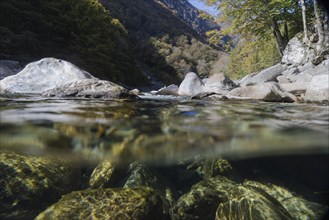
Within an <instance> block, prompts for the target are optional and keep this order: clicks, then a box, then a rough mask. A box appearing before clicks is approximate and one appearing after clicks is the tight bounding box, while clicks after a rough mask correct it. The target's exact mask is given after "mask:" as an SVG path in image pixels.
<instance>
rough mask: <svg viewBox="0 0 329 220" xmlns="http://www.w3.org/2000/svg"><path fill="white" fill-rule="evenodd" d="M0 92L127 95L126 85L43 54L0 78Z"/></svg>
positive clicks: (129, 95)
mask: <svg viewBox="0 0 329 220" xmlns="http://www.w3.org/2000/svg"><path fill="white" fill-rule="evenodd" d="M0 93H7V94H23V95H43V96H51V97H54V96H55V97H84V98H106V99H116V98H129V97H134V96H133V95H132V94H131V93H130V92H129V91H128V90H127V89H125V88H123V87H121V86H119V85H117V84H115V83H112V82H110V81H105V80H99V79H97V78H95V77H93V76H92V75H91V74H90V73H88V72H86V71H84V70H81V69H80V68H78V67H77V66H75V65H73V64H72V63H69V62H67V61H64V60H59V59H55V58H44V59H42V60H39V61H37V62H33V63H30V64H28V65H27V66H26V67H25V68H24V69H23V70H22V71H21V72H19V73H17V74H16V75H14V76H9V77H6V78H5V79H3V80H1V81H0Z"/></svg>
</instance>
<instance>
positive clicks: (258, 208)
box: [0, 151, 328, 220]
mask: <svg viewBox="0 0 329 220" xmlns="http://www.w3.org/2000/svg"><path fill="white" fill-rule="evenodd" d="M0 159H1V160H0V170H1V173H0V179H1V183H2V187H1V190H0V205H1V210H0V218H1V219H26V218H27V219H33V218H35V219H39V220H41V219H145V220H148V219H150V220H151V219H163V220H165V219H168V220H169V219H172V220H176V219H177V220H178V219H179V220H180V219H212V220H213V219H237V220H238V219H245V218H246V216H248V218H247V219H321V218H322V217H323V216H324V215H325V213H326V211H328V207H326V206H325V205H322V204H319V203H316V202H313V201H309V200H306V199H304V198H303V197H301V196H300V195H298V194H296V193H294V192H291V191H290V190H289V189H288V188H286V187H285V186H283V185H281V184H277V183H275V184H274V183H273V182H277V181H274V180H271V181H268V179H266V178H265V177H264V178H265V179H264V178H263V180H249V179H245V178H243V177H241V176H240V175H239V172H237V170H235V169H234V168H232V165H231V164H230V163H229V162H228V161H227V160H224V159H219V158H218V159H216V158H213V159H200V158H199V159H195V160H194V161H193V160H192V161H184V162H181V163H180V164H178V165H174V166H172V167H169V168H162V169H158V168H156V167H150V166H148V165H146V164H143V163H140V162H137V161H135V162H133V163H131V164H124V165H123V164H121V165H120V164H118V163H116V162H113V161H110V160H104V161H101V162H100V163H99V164H98V165H97V166H94V165H89V167H88V169H87V170H91V171H92V172H86V169H82V168H81V164H77V163H73V162H69V161H64V160H61V159H57V158H51V157H44V156H28V155H19V154H16V153H13V152H5V151H0ZM209 165H210V166H209ZM204 171H206V172H204ZM81 177H84V178H81Z"/></svg>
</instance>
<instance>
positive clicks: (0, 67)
mask: <svg viewBox="0 0 329 220" xmlns="http://www.w3.org/2000/svg"><path fill="white" fill-rule="evenodd" d="M21 70H22V67H21V65H20V64H19V62H18V61H12V60H0V80H2V79H4V78H6V77H7V76H12V75H15V74H16V73H18V72H19V71H21Z"/></svg>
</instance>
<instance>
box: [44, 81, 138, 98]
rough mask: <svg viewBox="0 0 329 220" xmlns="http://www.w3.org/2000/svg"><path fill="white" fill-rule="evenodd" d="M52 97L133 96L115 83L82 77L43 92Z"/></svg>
mask: <svg viewBox="0 0 329 220" xmlns="http://www.w3.org/2000/svg"><path fill="white" fill-rule="evenodd" d="M42 95H43V96H50V97H54V96H55V97H82V98H103V99H118V98H133V97H135V96H134V95H133V94H132V93H130V92H129V91H128V90H127V89H125V88H123V87H122V86H119V85H117V84H115V83H112V82H110V81H105V80H98V79H82V80H77V81H75V82H72V83H68V84H65V85H62V86H59V87H56V88H54V89H50V90H47V91H45V92H43V93H42Z"/></svg>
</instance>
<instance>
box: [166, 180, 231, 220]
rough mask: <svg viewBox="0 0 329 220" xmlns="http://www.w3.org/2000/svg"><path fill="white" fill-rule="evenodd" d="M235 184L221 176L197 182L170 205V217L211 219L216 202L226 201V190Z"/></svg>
mask: <svg viewBox="0 0 329 220" xmlns="http://www.w3.org/2000/svg"><path fill="white" fill-rule="evenodd" d="M236 185H237V184H236V183H235V182H233V181H230V180H229V179H227V178H225V177H222V176H216V177H213V178H210V179H208V180H203V181H201V182H199V183H197V184H196V185H194V186H193V187H192V188H191V190H190V192H188V193H186V194H184V195H183V196H181V197H180V198H179V199H178V201H177V202H176V204H175V205H174V206H173V207H172V209H171V211H170V215H171V218H172V219H179V220H184V219H204V220H207V219H211V220H213V219H214V218H215V213H216V209H217V207H218V204H220V203H222V202H226V201H227V196H228V192H229V191H230V190H231V189H233V188H234V187H235V186H236Z"/></svg>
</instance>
